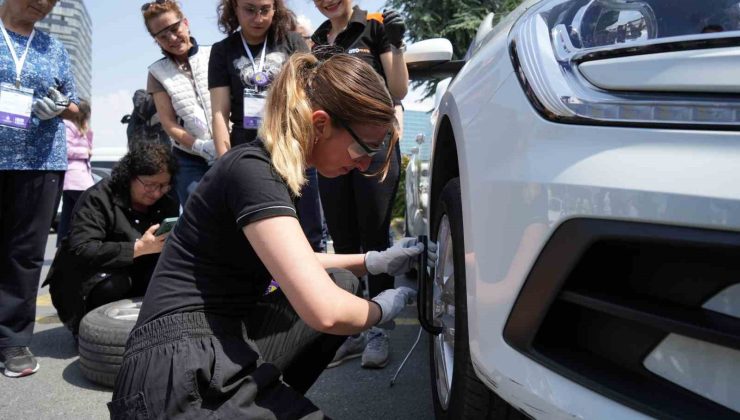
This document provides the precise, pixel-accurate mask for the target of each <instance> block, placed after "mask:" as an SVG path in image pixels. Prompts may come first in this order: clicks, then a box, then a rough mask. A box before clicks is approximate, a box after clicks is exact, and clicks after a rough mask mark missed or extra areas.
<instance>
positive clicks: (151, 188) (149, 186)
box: [136, 176, 172, 194]
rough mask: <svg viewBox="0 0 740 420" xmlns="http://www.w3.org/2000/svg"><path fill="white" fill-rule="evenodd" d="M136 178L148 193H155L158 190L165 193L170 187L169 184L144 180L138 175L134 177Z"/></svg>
mask: <svg viewBox="0 0 740 420" xmlns="http://www.w3.org/2000/svg"><path fill="white" fill-rule="evenodd" d="M136 180H137V181H139V182H140V183H141V185H142V186H143V187H144V191H146V192H148V193H155V192H157V191H159V192H161V193H162V194H167V193H168V192H170V190H171V189H172V185H170V184H158V183H156V182H144V181H142V180H141V178H139V177H138V176H137V177H136Z"/></svg>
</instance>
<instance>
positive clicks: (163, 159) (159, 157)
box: [110, 142, 177, 197]
mask: <svg viewBox="0 0 740 420" xmlns="http://www.w3.org/2000/svg"><path fill="white" fill-rule="evenodd" d="M162 171H167V173H168V174H170V176H171V177H172V179H171V180H170V183H172V182H174V179H175V174H176V173H177V161H176V160H175V156H174V155H173V154H172V152H171V151H170V146H167V145H164V144H161V143H153V142H151V143H150V142H145V143H138V144H135V145H134V146H133V147H132V148H131V150H129V152H128V153H126V155H125V156H123V157H122V158H121V160H120V161H118V163H117V164H116V166H114V167H113V171H112V172H111V181H110V186H111V189H112V190H113V192H114V193H115V194H117V195H119V196H121V197H128V196H129V192H130V190H131V180H133V179H134V178H136V177H137V176H141V175H144V176H147V175H156V174H158V173H160V172H162Z"/></svg>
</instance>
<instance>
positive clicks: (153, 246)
mask: <svg viewBox="0 0 740 420" xmlns="http://www.w3.org/2000/svg"><path fill="white" fill-rule="evenodd" d="M158 228H159V224H156V225H153V226H152V227H150V228H149V229H147V231H146V232H144V235H143V236H142V237H141V238H139V239H137V240H136V242H134V258H136V257H141V256H142V255H149V254H159V253H160V252H162V248H163V247H164V240H165V239H167V235H169V232H168V233H165V234H164V235H159V236H154V232H156V231H157V229H158Z"/></svg>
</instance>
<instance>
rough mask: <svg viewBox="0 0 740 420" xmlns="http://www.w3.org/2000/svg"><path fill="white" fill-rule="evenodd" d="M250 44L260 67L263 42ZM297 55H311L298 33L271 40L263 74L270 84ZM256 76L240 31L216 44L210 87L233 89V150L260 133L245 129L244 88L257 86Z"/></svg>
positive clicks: (256, 64) (212, 59) (212, 55)
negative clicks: (254, 78)
mask: <svg viewBox="0 0 740 420" xmlns="http://www.w3.org/2000/svg"><path fill="white" fill-rule="evenodd" d="M247 45H248V46H249V50H250V52H251V53H252V57H254V59H255V60H256V63H255V66H254V67H259V63H260V58H261V57H262V46H263V43H260V44H259V45H251V44H247ZM295 52H310V51H309V49H308V45H306V41H304V40H303V38H302V37H301V36H300V35H298V34H297V33H295V32H289V33H288V34H287V36H286V37H285V39H283V41H282V42H280V43H276V42H272V41H271V40H270V39H269V38H268V40H267V51H265V65H264V69H263V71H264V72H265V73H267V74H268V76H269V78H270V82H272V81H273V80H274V79H275V78H276V77H277V75H278V74H279V73H280V70H281V69H282V67H283V64H284V63H285V61H287V59H288V57H290V55H291V54H293V53H295ZM253 76H254V69H253V66H252V61H251V60H250V59H249V56H248V55H247V52H246V51H245V50H244V44H243V43H242V37H241V35H240V33H239V32H238V31H237V32H234V33H233V34H231V35H229V36H228V37H226V38H225V39H222V40H221V41H219V42H217V43H216V44H214V45H213V47H212V48H211V57H210V60H209V62H208V88H209V89H213V88H217V87H225V86H226V87H229V88H230V90H231V98H230V99H231V116H230V120H231V122H232V123H233V124H234V126H233V131H234V132H233V133H232V136H231V145H232V147H233V146H236V145H239V144H242V143H246V142H251V141H252V140H254V139H255V138H256V136H257V130H245V129H243V128H242V124H243V122H244V121H243V117H244V89H245V88H251V87H254V84H253V81H252V78H253Z"/></svg>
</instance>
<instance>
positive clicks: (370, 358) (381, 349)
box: [362, 327, 390, 369]
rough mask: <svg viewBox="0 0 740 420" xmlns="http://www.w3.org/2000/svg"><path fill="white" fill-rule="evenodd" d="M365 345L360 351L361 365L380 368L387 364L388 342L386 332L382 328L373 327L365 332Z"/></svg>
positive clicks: (368, 367)
mask: <svg viewBox="0 0 740 420" xmlns="http://www.w3.org/2000/svg"><path fill="white" fill-rule="evenodd" d="M367 336H368V337H367V346H366V347H365V351H364V352H362V367H364V368H365V369H380V368H383V367H385V366H386V365H387V364H388V348H389V346H390V342H389V339H388V332H387V331H386V330H384V329H382V328H377V327H373V328H371V329H370V331H368V333H367Z"/></svg>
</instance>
